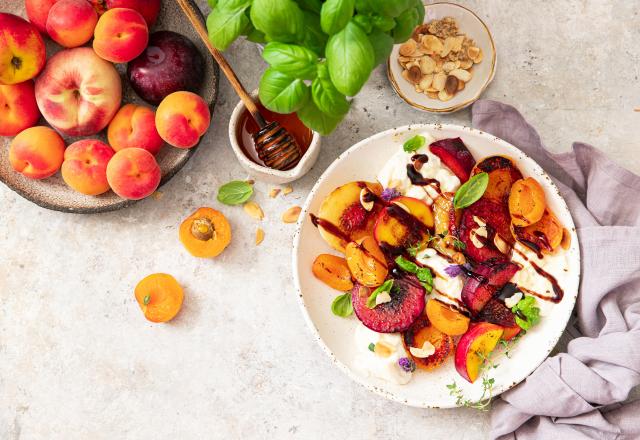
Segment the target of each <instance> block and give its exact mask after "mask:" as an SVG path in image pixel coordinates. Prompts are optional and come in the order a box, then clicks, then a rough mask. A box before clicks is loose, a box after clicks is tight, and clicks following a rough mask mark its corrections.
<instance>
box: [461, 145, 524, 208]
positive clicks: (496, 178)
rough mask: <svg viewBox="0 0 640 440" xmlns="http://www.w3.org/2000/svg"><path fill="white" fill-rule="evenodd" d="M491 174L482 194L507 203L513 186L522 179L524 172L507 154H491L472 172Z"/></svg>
mask: <svg viewBox="0 0 640 440" xmlns="http://www.w3.org/2000/svg"><path fill="white" fill-rule="evenodd" d="M481 172H485V173H487V174H489V184H488V185H487V189H486V191H485V192H484V195H483V196H482V197H483V198H484V199H489V200H492V201H494V202H497V203H507V199H508V197H509V192H510V191H511V186H512V185H513V183H514V182H515V181H516V180H520V179H522V173H521V172H520V170H519V169H518V167H516V165H515V164H514V163H513V161H512V160H511V159H509V158H508V157H505V156H490V157H487V158H485V159H482V160H481V161H480V162H478V163H477V164H476V166H475V168H474V169H473V172H472V174H473V175H475V174H478V173H481Z"/></svg>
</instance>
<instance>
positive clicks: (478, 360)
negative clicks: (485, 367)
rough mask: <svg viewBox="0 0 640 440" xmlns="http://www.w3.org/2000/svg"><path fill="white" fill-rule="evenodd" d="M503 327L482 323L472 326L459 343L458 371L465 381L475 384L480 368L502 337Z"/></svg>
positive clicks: (457, 353) (457, 355) (457, 352)
mask: <svg viewBox="0 0 640 440" xmlns="http://www.w3.org/2000/svg"><path fill="white" fill-rule="evenodd" d="M502 333H503V329H502V327H500V326H498V325H495V324H490V323H488V322H480V323H478V324H476V325H474V326H472V327H471V328H470V329H469V331H468V332H466V333H465V334H464V335H462V337H461V338H460V340H459V341H458V346H457V347H456V357H455V365H456V370H457V371H458V373H459V374H460V376H462V377H463V378H464V379H466V380H468V381H469V382H471V383H473V382H474V381H475V380H476V379H477V378H478V375H479V374H480V366H481V365H482V363H483V362H484V360H485V359H486V358H487V356H489V353H491V352H492V351H493V349H494V348H495V347H496V344H497V343H498V341H499V340H500V338H501V337H502Z"/></svg>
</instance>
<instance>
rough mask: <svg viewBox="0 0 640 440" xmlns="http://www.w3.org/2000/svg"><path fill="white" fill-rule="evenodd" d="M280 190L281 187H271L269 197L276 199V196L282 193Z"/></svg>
mask: <svg viewBox="0 0 640 440" xmlns="http://www.w3.org/2000/svg"><path fill="white" fill-rule="evenodd" d="M280 191H281V190H280V188H271V191H269V197H271V198H272V199H275V198H276V197H278V194H280Z"/></svg>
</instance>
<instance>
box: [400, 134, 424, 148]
mask: <svg viewBox="0 0 640 440" xmlns="http://www.w3.org/2000/svg"><path fill="white" fill-rule="evenodd" d="M426 142H427V140H426V139H425V138H424V136H420V135H419V134H418V135H415V136H414V137H412V138H411V139H409V140H408V141H406V142H405V143H404V145H402V149H403V150H404V151H405V152H407V153H413V152H414V151H416V150H419V149H420V148H422V147H424V144H425V143H426Z"/></svg>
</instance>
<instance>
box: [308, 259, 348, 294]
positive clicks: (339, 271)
mask: <svg viewBox="0 0 640 440" xmlns="http://www.w3.org/2000/svg"><path fill="white" fill-rule="evenodd" d="M311 271H312V272H313V275H315V277H316V278H317V279H319V280H320V281H322V282H323V283H325V284H326V285H327V286H329V287H331V288H333V289H336V290H342V291H347V290H351V289H353V281H351V272H350V271H349V266H347V260H345V259H344V258H341V257H338V256H336V255H331V254H320V255H318V256H317V257H316V259H315V261H314V262H313V265H312V266H311Z"/></svg>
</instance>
